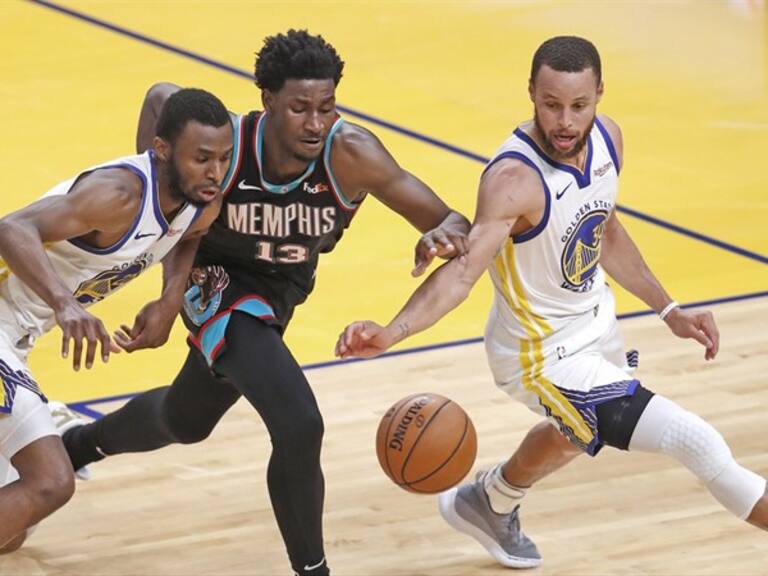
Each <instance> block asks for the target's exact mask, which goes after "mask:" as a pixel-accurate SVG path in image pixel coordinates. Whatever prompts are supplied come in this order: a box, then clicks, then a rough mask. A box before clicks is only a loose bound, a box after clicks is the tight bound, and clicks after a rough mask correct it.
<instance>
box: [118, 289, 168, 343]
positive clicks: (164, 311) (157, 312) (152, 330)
mask: <svg viewBox="0 0 768 576" xmlns="http://www.w3.org/2000/svg"><path fill="white" fill-rule="evenodd" d="M175 320H176V307H175V306H169V305H168V304H167V303H166V302H163V300H162V299H161V300H153V301H152V302H149V303H147V304H145V305H144V307H143V308H142V309H141V310H140V311H139V313H138V314H137V315H136V319H135V320H134V321H133V326H132V327H129V326H127V325H125V324H121V325H120V330H116V331H115V334H114V338H115V342H117V345H118V346H120V348H122V349H123V350H125V351H126V352H134V351H136V350H142V349H145V348H158V347H159V346H162V345H163V344H165V343H166V342H167V341H168V336H169V335H170V334H171V328H173V322H174V321H175Z"/></svg>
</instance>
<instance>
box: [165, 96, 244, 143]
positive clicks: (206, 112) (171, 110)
mask: <svg viewBox="0 0 768 576" xmlns="http://www.w3.org/2000/svg"><path fill="white" fill-rule="evenodd" d="M193 120H194V121H195V122H199V123H200V124H202V125H203V126H213V127H214V128H220V127H221V126H224V125H225V124H229V123H231V119H230V117H229V112H227V108H226V106H224V104H222V102H221V100H219V99H218V98H217V97H216V96H214V95H213V94H211V93H210V92H206V91H205V90H200V89H199V88H183V89H181V90H179V91H178V92H175V93H173V94H171V96H170V97H169V98H168V100H166V101H165V104H163V108H162V110H161V111H160V117H159V118H158V119H157V128H156V129H155V132H156V134H157V135H158V136H159V137H160V138H162V139H163V140H166V141H167V142H170V143H171V144H175V143H176V139H177V138H178V137H179V135H180V134H181V133H182V132H183V131H184V128H185V127H186V126H187V124H188V123H189V122H192V121H193Z"/></svg>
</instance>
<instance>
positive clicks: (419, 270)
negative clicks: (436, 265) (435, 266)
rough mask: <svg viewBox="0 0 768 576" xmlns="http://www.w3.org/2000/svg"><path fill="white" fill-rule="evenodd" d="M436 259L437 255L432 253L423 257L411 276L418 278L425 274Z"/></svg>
mask: <svg viewBox="0 0 768 576" xmlns="http://www.w3.org/2000/svg"><path fill="white" fill-rule="evenodd" d="M434 259H435V255H434V254H430V253H428V254H425V255H422V256H421V257H420V258H417V259H416V265H415V266H414V268H413V270H411V276H413V277H414V278H416V277H418V276H421V275H422V274H424V271H425V270H426V269H427V268H429V265H430V264H431V263H432V260H434Z"/></svg>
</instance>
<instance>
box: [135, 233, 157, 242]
mask: <svg viewBox="0 0 768 576" xmlns="http://www.w3.org/2000/svg"><path fill="white" fill-rule="evenodd" d="M148 236H157V234H155V233H154V232H148V233H147V234H142V233H141V232H136V236H134V237H133V239H134V240H141V239H142V238H147V237H148Z"/></svg>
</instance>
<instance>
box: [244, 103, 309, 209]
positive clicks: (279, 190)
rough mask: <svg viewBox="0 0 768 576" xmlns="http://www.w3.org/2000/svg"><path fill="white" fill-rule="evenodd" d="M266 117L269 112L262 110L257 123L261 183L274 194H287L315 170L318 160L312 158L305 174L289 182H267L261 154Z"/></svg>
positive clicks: (257, 155)
mask: <svg viewBox="0 0 768 576" xmlns="http://www.w3.org/2000/svg"><path fill="white" fill-rule="evenodd" d="M266 117H267V113H266V112H262V114H261V116H259V121H258V122H257V124H256V163H257V164H258V166H259V178H260V179H261V185H262V186H263V187H264V190H266V191H267V192H271V193H272V194H287V193H288V192H293V191H294V190H296V188H297V187H298V186H299V184H301V182H302V181H303V180H305V179H306V178H308V177H309V176H310V175H311V174H312V172H314V171H315V162H316V161H315V160H312V162H310V163H309V166H307V169H306V170H305V171H304V174H302V175H301V176H299V177H298V178H296V179H294V180H292V181H290V182H288V183H287V184H272V183H271V182H267V180H266V179H265V178H264V170H263V169H262V167H261V166H262V165H261V154H262V148H263V142H264V119H265V118H266Z"/></svg>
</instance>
